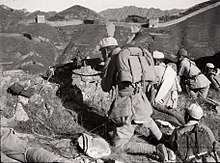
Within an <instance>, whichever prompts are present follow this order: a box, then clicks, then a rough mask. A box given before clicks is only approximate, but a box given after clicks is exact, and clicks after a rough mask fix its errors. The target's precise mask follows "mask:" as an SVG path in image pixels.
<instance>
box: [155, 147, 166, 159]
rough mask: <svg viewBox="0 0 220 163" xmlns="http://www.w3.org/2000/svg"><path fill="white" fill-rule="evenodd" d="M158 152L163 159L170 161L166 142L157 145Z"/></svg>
mask: <svg viewBox="0 0 220 163" xmlns="http://www.w3.org/2000/svg"><path fill="white" fill-rule="evenodd" d="M156 154H157V155H158V156H159V158H160V160H161V161H163V162H166V161H168V153H167V150H166V147H165V145H164V144H158V145H157V146H156Z"/></svg>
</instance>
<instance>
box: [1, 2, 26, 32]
mask: <svg viewBox="0 0 220 163" xmlns="http://www.w3.org/2000/svg"><path fill="white" fill-rule="evenodd" d="M24 16H25V12H24V11H22V10H14V9H12V8H9V7H7V6H5V5H0V32H1V31H3V30H5V29H7V28H8V27H10V26H13V25H16V24H17V23H18V21H19V20H22V19H23V18H24Z"/></svg>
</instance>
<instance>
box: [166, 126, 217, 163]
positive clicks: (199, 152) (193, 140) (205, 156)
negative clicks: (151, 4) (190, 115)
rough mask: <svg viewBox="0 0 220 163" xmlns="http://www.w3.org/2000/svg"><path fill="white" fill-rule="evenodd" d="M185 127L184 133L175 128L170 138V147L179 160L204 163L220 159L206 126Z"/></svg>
mask: <svg viewBox="0 0 220 163" xmlns="http://www.w3.org/2000/svg"><path fill="white" fill-rule="evenodd" d="M184 128H186V131H185V132H184V133H180V132H179V129H175V130H174V132H173V134H172V136H171V138H170V148H171V149H172V150H173V151H174V153H175V154H176V156H177V159H178V161H180V162H203V163H205V162H216V163H217V162H219V161H220V159H219V156H218V154H217V153H216V151H214V150H213V145H212V143H211V141H210V138H209V136H208V132H207V131H205V129H204V128H201V126H199V125H198V124H196V125H194V126H187V127H184ZM187 128H188V129H187Z"/></svg>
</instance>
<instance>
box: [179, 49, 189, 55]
mask: <svg viewBox="0 0 220 163" xmlns="http://www.w3.org/2000/svg"><path fill="white" fill-rule="evenodd" d="M177 55H178V56H183V57H187V56H188V53H187V51H186V50H185V49H184V48H181V49H180V50H179V51H178V53H177Z"/></svg>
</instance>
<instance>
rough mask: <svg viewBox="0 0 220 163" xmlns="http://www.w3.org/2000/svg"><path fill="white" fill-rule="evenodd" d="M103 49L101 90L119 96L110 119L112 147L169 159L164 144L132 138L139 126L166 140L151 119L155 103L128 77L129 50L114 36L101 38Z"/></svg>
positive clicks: (111, 110) (112, 107)
mask: <svg viewBox="0 0 220 163" xmlns="http://www.w3.org/2000/svg"><path fill="white" fill-rule="evenodd" d="M100 51H101V52H102V56H103V58H104V59H105V65H104V73H103V78H102V82H101V86H102V89H103V91H105V92H109V91H111V90H115V95H116V97H115V99H114V101H113V103H112V105H111V108H110V111H109V118H110V119H111V120H112V122H114V123H113V125H114V133H113V138H112V144H113V146H114V147H115V149H117V150H122V151H126V152H128V153H142V154H156V155H158V156H159V158H160V159H161V160H162V161H165V160H167V159H168V155H167V151H166V148H165V146H164V145H163V144H162V143H159V144H158V145H157V146H154V145H151V144H147V143H138V142H131V141H130V139H131V137H132V136H133V134H134V130H135V128H136V127H137V126H138V125H143V126H145V127H147V128H148V129H150V131H151V132H152V133H153V135H154V136H155V137H156V138H157V140H159V141H160V142H163V135H162V133H161V131H160V129H159V128H158V126H157V125H156V123H155V122H154V120H153V119H152V118H151V114H152V106H151V105H150V102H149V101H148V99H147V97H146V95H145V93H144V92H143V90H142V89H141V87H139V88H138V87H136V86H138V84H137V83H136V86H135V84H133V83H131V82H130V81H129V80H128V78H129V77H128V76H129V75H130V72H129V70H130V68H129V67H128V65H127V61H126V56H127V57H128V55H129V54H127V53H129V50H122V49H121V48H120V47H118V43H117V40H116V39H115V38H113V37H107V38H104V39H103V40H101V41H100ZM124 57H125V58H124ZM119 62H121V63H122V64H119Z"/></svg>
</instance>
